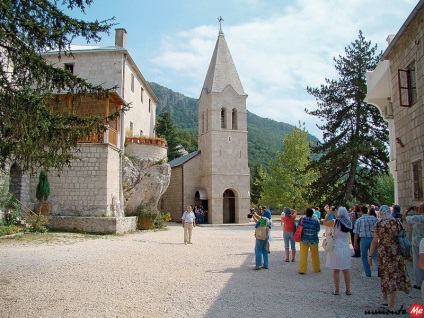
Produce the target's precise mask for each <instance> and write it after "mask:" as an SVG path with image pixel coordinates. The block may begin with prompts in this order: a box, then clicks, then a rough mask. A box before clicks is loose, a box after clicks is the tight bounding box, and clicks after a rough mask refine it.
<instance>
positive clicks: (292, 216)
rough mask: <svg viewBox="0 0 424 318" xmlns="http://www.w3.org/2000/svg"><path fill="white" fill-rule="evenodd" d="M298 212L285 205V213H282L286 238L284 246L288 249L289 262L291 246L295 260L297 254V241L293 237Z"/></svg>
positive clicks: (284, 236) (282, 223)
mask: <svg viewBox="0 0 424 318" xmlns="http://www.w3.org/2000/svg"><path fill="white" fill-rule="evenodd" d="M296 214H297V212H296V211H295V210H293V213H292V209H290V208H289V207H285V208H284V210H283V213H281V226H282V227H283V239H284V248H285V251H286V262H289V261H290V260H289V246H290V247H291V251H292V259H291V261H292V262H294V258H295V256H296V244H295V243H296V242H295V241H294V239H293V234H294V229H295V223H294V222H295V221H296Z"/></svg>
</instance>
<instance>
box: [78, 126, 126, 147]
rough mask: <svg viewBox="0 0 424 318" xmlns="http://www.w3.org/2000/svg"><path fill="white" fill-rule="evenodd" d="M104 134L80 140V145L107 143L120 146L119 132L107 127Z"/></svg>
mask: <svg viewBox="0 0 424 318" xmlns="http://www.w3.org/2000/svg"><path fill="white" fill-rule="evenodd" d="M106 128H107V129H106V131H105V132H104V133H103V134H98V135H91V136H88V137H86V138H81V139H79V140H78V142H80V143H105V144H111V145H114V146H117V145H118V131H117V130H116V129H114V128H112V127H109V126H106Z"/></svg>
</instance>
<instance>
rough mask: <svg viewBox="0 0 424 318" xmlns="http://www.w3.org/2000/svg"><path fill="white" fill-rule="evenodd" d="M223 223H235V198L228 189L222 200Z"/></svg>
mask: <svg viewBox="0 0 424 318" xmlns="http://www.w3.org/2000/svg"><path fill="white" fill-rule="evenodd" d="M222 204H223V206H222V212H223V223H235V222H236V198H235V195H234V192H233V191H231V190H230V189H227V190H225V191H224V195H223V200H222Z"/></svg>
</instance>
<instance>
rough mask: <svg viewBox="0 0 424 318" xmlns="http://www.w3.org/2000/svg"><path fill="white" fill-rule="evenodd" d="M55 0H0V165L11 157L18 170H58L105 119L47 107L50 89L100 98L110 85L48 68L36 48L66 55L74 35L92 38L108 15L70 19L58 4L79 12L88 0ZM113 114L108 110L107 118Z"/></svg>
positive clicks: (107, 26)
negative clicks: (97, 18) (94, 83)
mask: <svg viewBox="0 0 424 318" xmlns="http://www.w3.org/2000/svg"><path fill="white" fill-rule="evenodd" d="M58 2H59V1H51V0H49V1H47V0H44V1H31V0H20V1H12V0H2V1H1V2H0V16H1V19H0V118H1V120H0V167H4V166H5V164H6V163H7V162H8V161H10V160H16V161H18V162H19V163H20V166H21V168H22V170H24V171H26V170H30V169H33V170H36V169H37V168H39V167H41V166H43V167H45V168H49V167H55V168H58V169H61V168H62V167H63V166H64V165H69V163H70V162H71V160H72V159H74V158H75V155H74V152H73V150H74V149H75V148H76V146H77V142H78V140H79V139H80V138H84V137H88V136H90V135H92V134H94V133H102V132H104V130H105V122H106V119H105V118H102V117H100V116H99V117H89V118H85V117H78V116H76V115H74V114H72V113H69V114H56V113H53V112H52V110H51V107H50V103H51V102H52V99H51V94H52V93H54V92H62V93H63V92H66V93H69V94H70V96H86V95H89V96H92V97H93V98H99V99H105V97H107V95H108V93H109V91H110V90H109V89H105V88H103V87H102V86H100V85H92V84H90V83H88V82H87V81H86V80H84V79H82V78H79V77H77V76H75V75H73V74H72V73H71V72H69V71H67V70H65V69H63V68H56V67H54V65H52V64H50V63H48V62H47V61H46V60H44V59H43V57H42V53H43V52H46V51H48V50H52V49H54V50H57V51H58V52H59V53H58V55H59V56H60V55H61V54H62V55H64V54H66V55H69V54H71V52H70V44H71V41H72V40H73V39H74V38H76V37H82V38H83V39H85V40H86V41H87V42H98V41H100V39H101V38H100V36H99V34H100V33H102V32H107V33H108V32H109V30H110V27H111V26H112V25H113V23H112V20H113V18H112V19H110V20H105V21H100V22H99V21H97V20H96V21H93V22H86V21H83V20H79V19H74V18H72V17H70V16H68V15H66V14H65V13H64V10H63V9H64V6H67V7H68V9H70V10H73V9H76V10H81V11H82V12H85V9H86V7H87V6H90V4H91V3H92V2H93V0H66V1H62V2H61V3H62V4H61V6H62V7H61V8H58ZM72 101H74V99H72ZM125 109H127V108H126V107H125ZM119 115H120V112H118V111H117V112H114V113H113V114H111V115H110V116H109V119H114V118H116V117H117V116H119Z"/></svg>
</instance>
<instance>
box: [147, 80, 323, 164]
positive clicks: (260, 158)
mask: <svg viewBox="0 0 424 318" xmlns="http://www.w3.org/2000/svg"><path fill="white" fill-rule="evenodd" d="M149 84H150V86H151V87H152V89H153V91H154V93H155V94H156V96H157V97H158V99H159V103H158V105H157V110H156V111H157V114H159V113H160V112H161V111H162V109H164V108H165V109H166V110H167V111H169V112H170V113H171V117H172V120H173V121H174V124H175V126H176V127H177V128H178V129H182V130H186V131H188V132H190V133H192V134H195V135H196V136H197V128H198V126H197V109H198V106H197V100H196V99H195V98H191V97H187V96H184V95H183V94H181V93H177V92H174V91H172V90H171V89H169V88H166V87H164V86H161V85H159V84H157V83H153V82H150V83H149ZM293 129H294V126H292V125H290V124H286V123H281V122H277V121H275V120H272V119H269V118H263V117H260V116H258V115H255V114H253V113H251V112H249V111H247V130H248V134H247V141H248V156H249V166H250V168H253V167H255V166H256V165H257V164H258V163H261V164H263V165H264V166H265V167H268V162H269V160H270V159H272V158H274V157H275V156H276V154H277V153H278V152H279V151H281V150H282V148H283V139H284V136H285V135H287V134H290V133H291V132H292V131H293ZM308 138H309V140H310V141H312V143H313V144H315V143H316V142H317V141H318V138H316V137H315V136H312V135H308Z"/></svg>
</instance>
